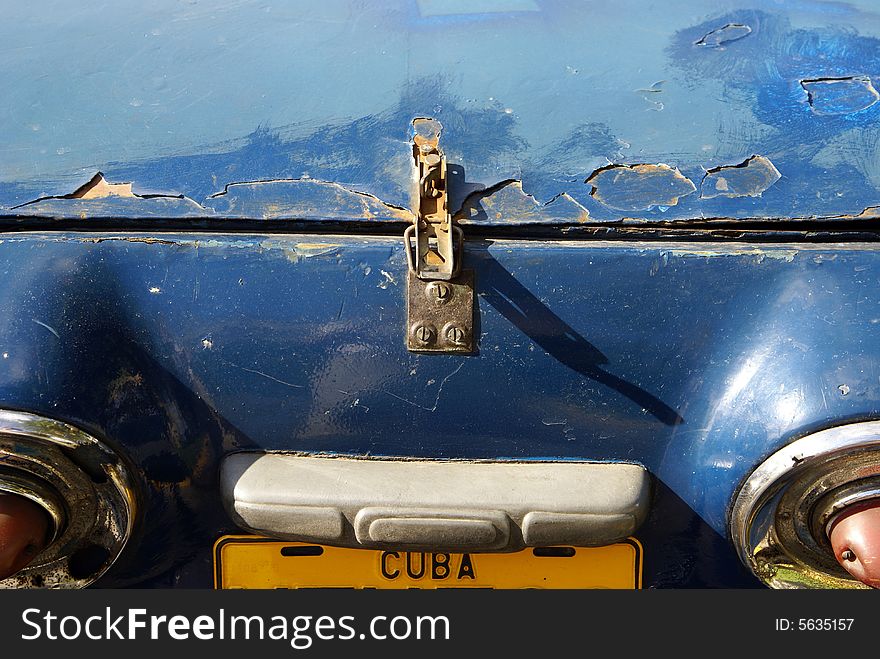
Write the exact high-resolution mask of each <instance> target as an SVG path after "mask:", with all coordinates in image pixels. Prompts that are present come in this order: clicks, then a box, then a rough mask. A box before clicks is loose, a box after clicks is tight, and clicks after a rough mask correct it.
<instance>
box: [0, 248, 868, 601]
mask: <svg viewBox="0 0 880 659" xmlns="http://www.w3.org/2000/svg"><path fill="white" fill-rule="evenodd" d="M878 254H880V253H878V252H877V251H876V249H874V247H873V246H872V245H862V246H860V245H858V244H854V245H851V246H847V247H841V246H839V245H835V246H827V247H823V246H812V247H807V246H797V245H785V246H765V247H759V246H740V247H736V246H734V245H711V244H703V245H699V244H692V245H690V246H687V245H673V244H656V243H616V244H602V243H582V244H576V243H575V244H573V243H562V242H559V243H534V242H525V243H523V242H515V241H512V242H497V243H491V242H479V241H475V242H469V243H468V251H467V261H468V263H469V266H470V267H473V268H474V269H475V270H476V277H477V279H476V281H477V292H478V304H479V311H480V330H481V340H480V343H479V354H478V355H477V356H473V357H462V356H442V355H439V356H438V355H434V356H429V355H416V354H412V353H409V352H407V350H406V348H405V345H404V341H403V333H402V332H403V327H404V324H405V323H404V313H405V304H404V297H403V290H402V288H401V282H402V281H403V275H404V271H405V258H404V254H403V251H402V244H401V241H400V240H399V239H396V238H358V237H346V238H343V237H339V238H337V237H326V238H316V237H314V236H287V237H280V236H274V237H266V236H249V235H242V236H223V235H197V234H192V235H184V234H176V235H157V236H150V237H148V238H145V237H140V238H135V237H132V236H124V235H117V236H112V235H105V234H92V235H86V234H51V235H40V234H31V235H19V236H16V235H13V234H7V235H6V236H4V241H3V243H2V244H0V272H2V273H3V275H4V277H5V281H6V282H7V285H6V286H4V288H3V290H2V291H0V304H2V305H3V308H5V309H7V310H8V312H7V313H6V314H4V316H3V320H2V321H0V352H2V354H3V355H4V356H3V357H2V359H0V402H2V404H3V405H4V406H7V407H14V408H20V409H27V410H30V411H33V412H37V413H44V414H47V415H50V416H55V417H58V418H61V419H65V420H68V421H71V422H74V423H76V424H78V425H81V426H83V427H84V428H86V429H88V430H91V431H92V432H95V433H97V434H98V435H100V436H102V437H105V438H107V439H108V441H110V442H111V443H113V444H115V445H117V446H119V447H120V449H121V450H123V451H124V452H125V453H126V454H127V455H128V456H130V458H131V460H132V461H133V462H134V463H135V464H136V465H137V471H138V474H139V477H140V478H141V479H142V481H143V482H144V484H145V489H146V492H147V493H148V501H147V505H146V506H145V516H144V519H143V527H142V528H143V529H144V532H145V533H146V534H147V535H146V537H145V538H144V539H143V540H142V541H140V542H137V543H135V545H134V546H133V549H132V552H131V553H130V554H128V556H127V558H126V560H125V561H123V564H121V565H120V567H119V570H118V572H116V578H117V579H119V580H120V581H124V580H126V579H129V578H137V577H143V576H146V575H144V574H142V573H141V572H140V571H142V570H143V569H144V568H143V566H144V565H145V564H146V562H147V561H155V562H156V563H155V565H156V567H155V572H156V573H158V572H161V571H162V570H163V569H165V568H168V567H170V566H171V565H172V564H180V563H182V562H185V561H186V560H187V559H188V558H191V557H193V556H194V555H196V554H197V553H198V551H199V550H203V549H204V548H205V547H207V546H208V545H209V544H210V543H211V541H212V539H213V538H214V537H215V536H216V535H218V534H219V533H221V532H222V531H225V530H231V525H230V523H229V521H228V520H227V518H226V517H225V514H224V513H223V511H222V510H221V509H220V507H219V503H218V501H217V491H216V488H217V482H216V477H217V467H218V463H219V460H220V459H221V457H222V455H223V454H225V453H226V452H228V451H230V450H235V449H237V448H259V449H269V450H297V451H308V452H331V453H346V454H356V455H364V454H369V455H374V456H378V455H388V456H414V457H427V458H500V459H586V460H601V461H604V460H625V461H634V462H638V463H641V464H644V465H645V466H647V467H648V468H649V469H650V471H651V472H652V473H653V474H655V475H656V477H657V478H658V479H659V482H660V484H661V485H660V490H659V491H660V492H661V494H660V495H659V498H658V500H657V503H656V507H657V511H661V510H662V511H666V512H664V513H663V514H664V515H667V514H669V515H671V517H658V515H660V513H659V512H656V513H655V516H654V517H653V518H652V521H651V522H650V523H649V524H648V526H647V527H646V531H645V535H643V536H642V539H643V540H644V541H645V542H646V544H647V545H648V555H651V554H652V553H653V552H658V553H657V554H654V556H655V558H654V559H652V560H656V561H657V563H653V564H652V565H654V567H653V568H651V569H650V570H649V571H648V573H647V575H646V576H647V579H646V583H647V584H648V585H651V584H655V585H673V586H674V585H682V584H690V585H716V586H718V585H737V584H740V583H741V581H740V579H741V577H736V576H734V575H736V574H741V573H740V568H739V565H738V562H737V561H736V559H735V556H734V555H733V552H732V549H731V548H730V546H729V545H728V544H727V541H726V540H725V534H726V517H725V515H726V509H727V506H728V504H729V502H730V498H731V496H732V495H733V493H734V490H735V488H736V486H737V484H738V483H739V482H740V480H741V479H742V478H743V477H744V476H745V475H746V474H747V473H749V472H750V470H751V469H753V468H754V467H755V465H756V464H757V463H758V462H759V461H760V460H761V459H762V458H763V457H764V456H766V455H768V454H769V453H771V452H772V451H774V450H775V449H776V448H778V447H780V446H781V445H783V444H785V443H786V442H788V441H790V440H791V439H793V438H794V437H796V436H799V435H801V434H803V433H805V432H807V431H809V430H814V429H817V428H821V427H825V426H828V425H832V424H835V423H839V422H841V421H842V420H849V419H855V418H876V417H877V416H878V415H880V380H878V374H880V363H878V361H880V359H878V355H877V353H876V346H877V345H880V301H878V299H877V296H876V295H873V293H872V291H874V290H875V289H876V286H877V285H878V283H880V256H878ZM386 273H387V274H386ZM47 326H48V327H47ZM50 328H51V329H50ZM56 334H57V336H56ZM842 385H847V387H848V389H846V392H847V393H846V394H844V393H843V392H844V390H843V389H841V388H839V387H841V386H842ZM670 511H671V512H670ZM672 513H674V514H672ZM671 529H678V530H676V531H674V532H673V530H671ZM695 537H702V538H704V539H705V542H707V543H709V545H711V547H713V550H712V551H711V552H707V553H704V554H700V553H697V552H696V549H695V545H694V542H695V540H694V538H695ZM670 543H671V544H670ZM670 552H672V553H673V554H674V553H675V552H678V553H683V554H687V556H688V560H689V561H690V568H689V569H688V570H685V572H683V573H681V574H679V575H678V577H676V576H675V574H672V573H670V570H673V566H671V565H670V564H669V560H671V558H670V556H671V554H670ZM662 557H665V558H662ZM661 558H662V560H661ZM673 572H674V570H673ZM108 583H118V582H117V581H114V580H112V579H111V580H110V581H109V582H108Z"/></svg>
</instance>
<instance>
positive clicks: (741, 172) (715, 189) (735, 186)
mask: <svg viewBox="0 0 880 659" xmlns="http://www.w3.org/2000/svg"><path fill="white" fill-rule="evenodd" d="M780 178H782V175H781V174H780V173H779V170H778V169H776V167H775V166H774V165H773V163H772V162H770V159H769V158H767V157H765V156H758V155H754V156H750V157H748V158H746V159H745V160H744V161H742V162H741V163H738V164H736V165H721V166H720V167H713V168H712V169H708V170H706V175H705V176H704V177H703V180H702V181H701V182H700V198H701V199H712V198H713V197H760V196H761V194H763V192H764V191H765V190H766V189H767V188H769V187H770V186H771V185H773V184H774V183H776V181H778V180H779V179H780Z"/></svg>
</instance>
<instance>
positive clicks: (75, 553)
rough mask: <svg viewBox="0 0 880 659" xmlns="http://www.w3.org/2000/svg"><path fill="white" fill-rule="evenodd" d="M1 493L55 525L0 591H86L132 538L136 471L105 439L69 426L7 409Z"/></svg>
mask: <svg viewBox="0 0 880 659" xmlns="http://www.w3.org/2000/svg"><path fill="white" fill-rule="evenodd" d="M0 491H4V492H11V493H15V494H18V495H20V496H25V497H27V498H29V499H31V500H32V501H34V502H35V503H37V504H38V505H40V506H41V507H42V508H43V509H44V510H46V512H47V513H48V514H49V516H50V517H51V519H52V522H53V525H54V530H53V533H52V537H51V539H50V542H49V543H48V545H47V546H46V547H45V548H44V549H43V551H41V552H40V554H39V555H38V556H36V557H35V558H34V560H33V561H32V562H31V563H30V564H29V565H28V566H27V567H26V568H24V569H23V570H21V571H20V572H18V573H16V574H14V575H13V576H11V577H8V578H7V579H4V580H2V581H0V588H64V589H73V588H83V587H85V586H88V585H89V584H91V583H93V582H94V581H96V580H97V579H98V578H100V577H101V575H103V574H104V573H105V572H106V571H107V569H108V568H109V567H110V566H111V565H112V564H113V563H114V562H115V560H116V559H117V558H118V556H119V554H120V553H121V552H122V550H123V549H124V548H125V545H126V543H127V541H128V539H129V537H130V536H131V532H132V529H133V526H134V520H135V515H136V511H137V503H136V496H135V488H134V483H133V479H132V477H131V474H130V470H129V469H128V468H127V467H126V465H125V463H124V461H123V460H122V459H121V457H120V456H119V455H117V454H116V453H115V452H114V451H113V450H112V449H111V448H110V447H109V446H107V445H106V444H105V443H104V442H102V441H100V440H99V439H97V438H96V437H94V436H92V435H91V434H89V433H87V432H85V431H83V430H81V429H79V428H77V427H75V426H72V425H70V424H68V423H64V422H61V421H57V420H55V419H50V418H47V417H43V416H38V415H36V414H30V413H27V412H17V411H11V410H0ZM84 552H91V554H89V555H86V554H85V553H84Z"/></svg>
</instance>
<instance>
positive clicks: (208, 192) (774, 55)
mask: <svg viewBox="0 0 880 659" xmlns="http://www.w3.org/2000/svg"><path fill="white" fill-rule="evenodd" d="M133 8H134V5H133V4H132V3H130V2H114V3H108V2H98V3H90V4H88V5H87V6H82V7H77V8H76V11H71V10H70V8H69V7H68V6H67V5H66V4H65V3H62V2H60V1H59V0H38V1H36V2H32V3H28V4H19V5H15V6H12V7H9V8H7V12H6V15H5V18H6V20H4V21H3V23H2V25H0V44H3V45H2V46H0V58H2V61H3V62H4V66H2V67H0V83H2V86H3V88H4V89H6V90H8V92H9V93H8V94H7V97H8V98H7V102H6V104H5V110H4V112H3V117H2V118H3V121H2V123H3V127H4V130H3V135H2V138H0V154H2V157H0V214H3V215H7V216H9V215H24V216H29V217H34V216H43V217H59V218H82V219H90V218H106V217H120V218H124V217H140V218H143V217H174V218H193V217H204V218H210V219H211V220H212V221H213V222H214V223H215V224H217V225H220V226H222V224H223V222H224V221H225V220H228V219H230V218H242V217H247V218H254V219H270V218H271V219H279V218H293V219H299V220H321V219H328V218H330V219H340V218H346V219H354V220H360V221H369V222H376V223H379V222H383V221H395V222H399V221H408V219H409V215H408V213H409V211H408V210H407V209H410V208H411V180H410V161H411V154H410V150H409V145H408V142H409V139H408V138H409V136H408V131H409V127H410V123H411V121H412V120H413V118H415V117H422V116H433V117H436V118H437V119H439V120H440V121H441V122H443V124H444V127H445V132H444V144H445V150H446V154H447V158H448V160H449V165H450V177H451V178H450V187H451V188H454V190H452V189H451V190H450V193H451V194H452V199H451V203H450V211H452V212H453V213H454V214H455V213H457V214H458V215H459V217H460V218H461V221H462V222H463V223H477V224H499V225H516V224H521V223H542V224H548V223H567V224H576V223H579V222H584V221H588V222H591V223H597V224H602V223H609V222H615V221H619V220H622V219H626V218H629V219H630V220H632V219H636V220H639V221H644V222H656V221H686V220H687V221H702V220H703V219H704V218H734V219H738V220H742V221H745V220H748V219H758V220H760V219H761V218H788V219H791V218H815V217H823V218H832V219H833V218H840V217H843V218H848V217H854V216H860V214H862V213H863V211H864V210H865V209H866V208H868V207H871V206H878V205H880V159H878V158H877V157H876V151H877V144H878V140H880V132H878V131H880V128H878V126H880V122H878V121H877V118H878V113H880V104H877V103H876V101H877V98H878V94H877V91H876V86H877V85H876V79H877V77H878V76H880V11H878V7H877V4H876V3H875V2H873V1H872V0H858V1H856V2H850V3H846V4H842V3H839V2H833V1H828V2H824V1H820V0H815V1H813V0H811V1H808V2H797V3H779V2H777V1H776V0H753V1H750V2H748V3H746V2H742V1H740V0H735V1H731V2H726V3H724V5H723V6H715V5H709V4H707V3H705V2H702V1H701V0H686V1H682V2H676V3H661V4H656V5H653V6H650V5H645V3H644V2H641V1H640V0H622V1H621V0H614V1H612V0H601V1H598V2H590V3H583V2H573V1H572V2H565V1H555V0H535V1H533V2H532V1H529V2H523V1H520V0H516V1H511V0H498V1H493V2H488V1H487V2H478V3H455V4H454V5H449V4H448V3H447V4H444V3H437V2H428V1H427V0H421V1H411V0H401V1H399V2H395V3H388V2H352V1H350V0H330V1H329V2H324V3H321V4H320V6H309V7H308V10H307V11H304V10H303V7H302V6H300V5H299V4H296V3H295V4H290V3H286V2H277V1H268V2H265V1H261V2H255V1H244V2H236V3H222V4H219V5H217V4H212V5H211V6H210V8H208V7H203V6H202V5H198V4H188V3H183V4H181V3H178V2H173V1H172V0H162V1H159V2H154V3H151V5H150V7H148V8H144V7H143V6H141V4H138V5H137V7H136V9H137V11H133ZM648 25H649V26H650V29H644V26H648ZM93 35H100V38H94V37H93ZM425 44H431V47H430V49H429V51H430V54H429V55H428V54H426V47H425ZM758 164H761V165H763V167H762V168H761V169H762V171H763V174H764V175H763V176H760V177H758V178H759V180H758V182H757V183H756V182H755V181H751V180H750V181H745V182H743V184H742V185H739V184H735V183H733V181H732V179H730V178H728V177H727V176H723V177H719V176H718V174H720V173H722V172H726V173H727V174H730V175H736V176H737V177H738V178H741V177H742V176H744V175H746V174H749V175H751V174H755V173H756V172H757V169H756V166H757V165H758ZM732 168H738V169H732ZM99 170H100V171H102V172H104V174H105V176H106V180H107V181H109V182H110V183H112V184H115V185H116V186H122V185H126V184H131V192H132V194H131V196H120V195H112V196H104V197H95V198H91V199H72V198H65V197H70V196H71V195H72V193H73V192H74V191H75V190H77V189H78V188H80V187H81V186H82V185H83V184H85V183H87V182H88V181H89V180H90V179H91V178H92V177H93V176H94V174H95V172H96V171H99ZM676 172H677V173H676ZM774 172H777V173H778V176H777V175H776V174H774ZM455 176H457V178H455ZM704 178H705V180H704ZM721 178H724V179H725V182H726V183H727V187H726V188H725V187H724V183H725V182H722V181H721ZM777 178H778V180H776V179H777ZM701 182H702V183H701ZM664 183H665V187H664V185H662V184H664ZM719 183H720V184H721V187H718V184H719ZM658 184H660V185H658ZM481 190H482V191H484V192H485V194H483V193H480V192H479V191H481ZM520 191H521V192H522V194H521V195H520V194H519V192H520ZM475 192H476V193H478V194H477V196H469V195H473V193H475ZM466 197H467V198H469V199H470V201H469V203H468V204H467V206H466V207H463V206H462V205H463V202H464V199H465V198H466Z"/></svg>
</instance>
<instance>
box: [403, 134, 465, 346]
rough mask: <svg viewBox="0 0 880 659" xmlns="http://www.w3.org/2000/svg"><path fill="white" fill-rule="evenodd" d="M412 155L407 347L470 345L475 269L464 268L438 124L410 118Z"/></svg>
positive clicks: (407, 233)
mask: <svg viewBox="0 0 880 659" xmlns="http://www.w3.org/2000/svg"><path fill="white" fill-rule="evenodd" d="M412 125H413V142H412V147H413V160H414V165H415V176H416V183H417V190H418V199H417V202H416V214H415V220H414V222H413V225H412V226H410V227H408V228H407V230H406V231H405V232H404V235H403V238H404V244H405V246H406V253H407V260H408V263H409V275H408V278H407V327H406V343H407V348H409V350H412V351H414V352H440V353H465V354H467V353H471V352H473V350H474V341H473V327H474V273H473V271H472V270H462V269H461V260H462V256H463V252H464V249H463V243H464V234H463V232H462V230H461V228H460V227H457V226H455V225H454V224H453V221H452V217H451V216H450V214H449V209H448V208H447V203H446V200H447V189H446V186H447V178H446V158H445V157H444V156H443V151H442V150H441V149H440V131H441V128H442V126H441V125H440V122H439V121H437V120H435V119H428V118H418V119H414V120H413V123H412Z"/></svg>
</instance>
